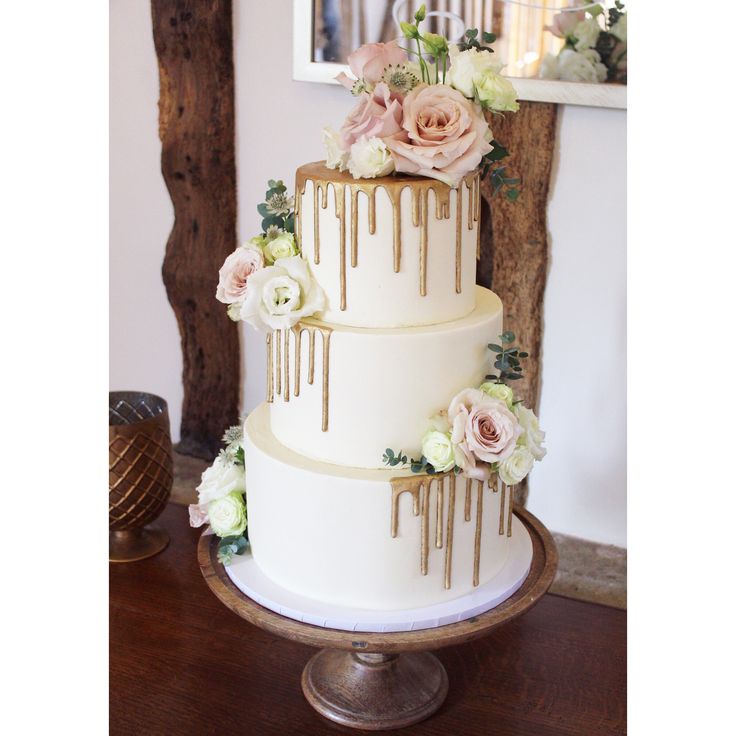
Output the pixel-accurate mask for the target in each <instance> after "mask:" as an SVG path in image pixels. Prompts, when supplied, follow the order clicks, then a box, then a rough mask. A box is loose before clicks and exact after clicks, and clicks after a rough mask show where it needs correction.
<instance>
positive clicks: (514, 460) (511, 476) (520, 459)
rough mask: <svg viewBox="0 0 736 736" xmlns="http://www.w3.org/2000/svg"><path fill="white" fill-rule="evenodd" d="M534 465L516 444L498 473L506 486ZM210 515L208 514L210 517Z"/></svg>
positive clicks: (526, 472)
mask: <svg viewBox="0 0 736 736" xmlns="http://www.w3.org/2000/svg"><path fill="white" fill-rule="evenodd" d="M533 465H534V455H532V453H531V452H529V448H528V447H523V446H521V447H519V446H518V445H517V446H516V448H515V449H514V451H513V452H512V453H511V456H510V457H507V458H506V459H505V460H504V461H503V462H502V463H501V464H500V465H499V466H498V474H499V475H500V476H501V480H502V481H503V482H504V483H505V484H506V485H507V486H514V485H516V484H517V483H521V481H523V480H524V478H526V476H527V475H529V471H530V470H531V469H532V466H533ZM211 518H212V515H211V514H210V519H211Z"/></svg>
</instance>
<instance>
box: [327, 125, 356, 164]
mask: <svg viewBox="0 0 736 736" xmlns="http://www.w3.org/2000/svg"><path fill="white" fill-rule="evenodd" d="M322 143H323V144H324V147H325V154H326V160H325V166H327V168H328V169H339V170H340V171H345V169H346V168H347V167H348V156H349V153H348V151H345V150H344V149H343V148H342V146H341V145H340V134H339V133H338V132H337V131H336V130H333V129H332V128H322Z"/></svg>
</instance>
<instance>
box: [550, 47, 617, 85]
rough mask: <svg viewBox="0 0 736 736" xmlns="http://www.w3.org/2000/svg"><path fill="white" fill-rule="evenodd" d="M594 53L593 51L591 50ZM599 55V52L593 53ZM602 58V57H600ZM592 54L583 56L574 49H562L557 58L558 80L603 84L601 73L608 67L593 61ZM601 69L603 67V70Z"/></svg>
mask: <svg viewBox="0 0 736 736" xmlns="http://www.w3.org/2000/svg"><path fill="white" fill-rule="evenodd" d="M591 51H592V49H591ZM593 53H595V54H596V55H597V52H595V51H593ZM599 58H600V57H599ZM593 59H594V57H593V56H592V54H591V53H588V54H581V53H578V52H577V51H573V50H572V49H562V51H560V55H559V57H558V58H557V73H558V75H559V76H558V78H559V79H561V80H562V81H563V82H602V81H603V79H605V73H604V74H603V77H602V78H601V71H603V72H605V69H606V67H605V66H603V64H598V63H596V62H595V61H593ZM600 67H603V69H602V70H601V69H600Z"/></svg>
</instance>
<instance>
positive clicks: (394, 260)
mask: <svg viewBox="0 0 736 736" xmlns="http://www.w3.org/2000/svg"><path fill="white" fill-rule="evenodd" d="M295 209H296V227H297V233H296V234H297V238H298V242H299V244H300V246H301V250H302V253H303V255H304V257H305V258H306V259H307V261H308V262H309V264H310V267H311V269H312V273H313V274H314V277H315V279H316V280H317V282H318V283H319V284H320V286H321V287H322V288H323V289H324V291H325V294H326V296H327V305H328V306H327V309H326V310H325V311H324V312H323V314H322V319H323V320H324V321H325V322H332V323H334V324H339V325H348V326H353V327H372V328H394V327H409V326H421V325H430V324H440V323H442V322H450V321H452V320H457V319H461V318H463V317H466V316H467V315H469V314H470V313H471V312H472V311H473V309H474V307H475V289H474V286H475V273H476V258H477V252H478V246H479V242H480V227H479V220H480V184H479V177H478V173H477V172H474V173H473V174H471V175H469V176H468V177H467V178H466V179H465V180H463V181H462V182H461V183H460V185H459V186H458V187H457V188H456V189H451V188H450V187H449V186H447V185H446V184H443V183H442V182H439V181H437V180H436V179H425V178H422V177H416V176H401V175H397V176H386V177H381V178H377V179H357V180H356V179H353V178H352V176H351V175H350V174H348V173H347V172H344V173H343V172H339V171H336V170H332V169H328V168H327V167H326V166H325V165H324V163H323V162H316V163H311V164H306V165H304V166H301V167H299V169H298V170H297V175H296V204H295Z"/></svg>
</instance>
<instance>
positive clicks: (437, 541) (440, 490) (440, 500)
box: [434, 478, 445, 549]
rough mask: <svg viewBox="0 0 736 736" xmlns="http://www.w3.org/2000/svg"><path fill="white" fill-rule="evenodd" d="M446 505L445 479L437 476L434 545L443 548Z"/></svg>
mask: <svg viewBox="0 0 736 736" xmlns="http://www.w3.org/2000/svg"><path fill="white" fill-rule="evenodd" d="M444 505H445V479H444V478H437V519H436V523H435V532H434V546H435V547H437V549H442V512H443V511H444V509H443V506H444Z"/></svg>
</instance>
